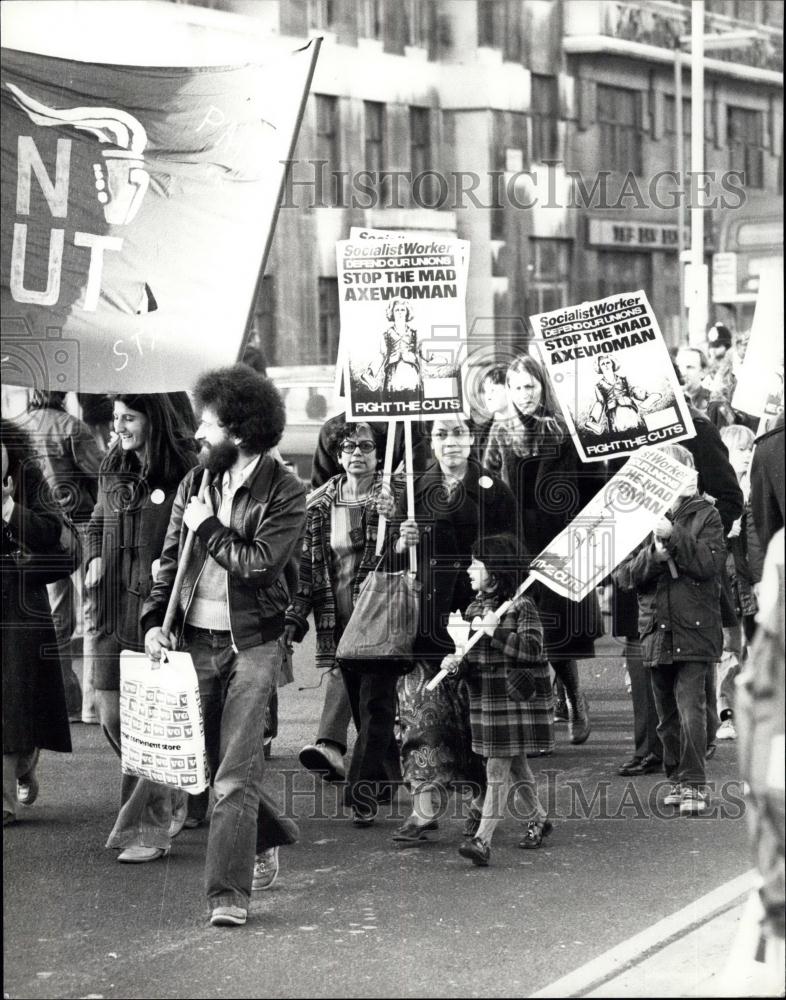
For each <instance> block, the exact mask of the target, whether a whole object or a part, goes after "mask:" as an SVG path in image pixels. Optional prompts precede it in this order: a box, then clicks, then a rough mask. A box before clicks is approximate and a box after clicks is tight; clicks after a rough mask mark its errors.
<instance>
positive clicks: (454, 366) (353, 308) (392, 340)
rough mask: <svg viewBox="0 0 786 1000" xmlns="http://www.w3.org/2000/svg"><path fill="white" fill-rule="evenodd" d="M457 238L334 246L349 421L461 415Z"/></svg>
mask: <svg viewBox="0 0 786 1000" xmlns="http://www.w3.org/2000/svg"><path fill="white" fill-rule="evenodd" d="M468 256H469V245H468V243H467V242H466V241H465V240H453V239H449V238H434V239H427V240H421V239H420V238H419V237H418V236H417V235H415V236H414V237H412V238H409V239H400V238H399V237H398V236H397V237H395V238H393V239H382V240H366V241H363V242H361V241H357V242H353V241H351V240H344V241H341V242H339V243H337V244H336V259H337V271H338V282H339V307H340V316H341V352H340V353H341V356H342V357H343V360H344V376H345V378H344V389H345V393H346V404H347V410H346V413H347V419H349V420H383V419H389V420H407V421H412V420H420V419H422V418H423V417H436V416H439V415H440V414H463V413H464V394H463V387H462V382H461V362H462V360H463V358H464V357H465V355H466V315H465V294H464V293H465V291H466V282H465V280H463V278H462V266H464V265H465V264H466V261H467V260H468Z"/></svg>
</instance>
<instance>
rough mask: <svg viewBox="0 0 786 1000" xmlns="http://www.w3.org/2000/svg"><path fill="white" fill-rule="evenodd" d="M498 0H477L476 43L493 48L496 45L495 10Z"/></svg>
mask: <svg viewBox="0 0 786 1000" xmlns="http://www.w3.org/2000/svg"><path fill="white" fill-rule="evenodd" d="M497 2H498V0H478V45H479V46H484V47H485V48H489V49H493V48H494V47H495V46H496V45H497V31H496V24H495V22H496V11H495V10H494V8H495V7H496V5H497Z"/></svg>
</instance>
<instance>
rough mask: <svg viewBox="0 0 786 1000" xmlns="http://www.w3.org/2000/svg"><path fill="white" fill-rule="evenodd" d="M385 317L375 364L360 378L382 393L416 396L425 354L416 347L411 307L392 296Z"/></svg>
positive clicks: (420, 382) (425, 359)
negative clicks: (384, 325)
mask: <svg viewBox="0 0 786 1000" xmlns="http://www.w3.org/2000/svg"><path fill="white" fill-rule="evenodd" d="M385 319H386V320H387V321H388V323H389V324H390V325H389V326H388V327H387V328H386V330H385V331H384V333H383V334H382V345H381V347H380V361H379V364H377V365H376V366H375V364H374V362H372V363H371V364H369V366H368V367H367V368H366V369H365V371H363V372H362V373H361V375H360V381H361V382H363V384H364V385H366V386H367V387H368V388H369V389H371V390H372V391H380V392H381V393H382V395H383V396H386V397H388V396H390V395H396V394H400V393H405V394H412V395H413V396H417V395H418V394H419V392H420V390H421V386H422V381H421V362H423V361H428V360H429V358H428V357H426V356H425V355H424V354H423V352H422V351H421V349H420V348H419V347H418V336H417V331H416V329H415V327H414V326H412V325H411V323H412V320H413V314H412V310H411V309H410V307H409V305H408V304H407V303H406V302H405V301H404V300H403V299H393V300H392V301H391V302H390V303H388V305H387V307H386V309H385Z"/></svg>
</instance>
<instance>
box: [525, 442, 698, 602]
mask: <svg viewBox="0 0 786 1000" xmlns="http://www.w3.org/2000/svg"><path fill="white" fill-rule="evenodd" d="M692 472H693V470H692V469H689V468H688V467H687V466H685V465H681V464H680V463H679V462H676V461H674V459H672V458H670V457H669V456H668V455H665V454H663V452H661V451H659V450H658V449H657V448H642V449H640V450H639V451H638V452H637V453H636V454H635V455H633V456H632V457H631V458H629V459H628V461H627V462H626V463H625V465H624V466H623V467H622V468H621V469H620V470H619V472H617V473H616V475H614V476H613V477H612V478H611V479H610V480H609V482H608V483H606V485H605V486H604V487H603V489H602V490H601V491H600V493H598V494H597V495H596V496H594V497H593V498H592V500H591V501H590V502H589V503H588V504H587V506H586V507H585V508H584V509H583V510H582V511H581V512H580V513H579V514H577V515H576V517H574V519H573V520H572V521H571V522H570V524H569V525H568V526H567V527H566V528H564V529H563V530H562V531H561V532H560V533H559V534H558V535H557V536H556V538H554V539H553V540H552V541H551V543H550V544H549V545H548V547H547V548H546V549H544V550H543V551H542V552H541V553H540V554H539V555H538V556H536V557H535V559H533V561H532V563H531V565H530V574H531V575H532V576H534V577H536V578H537V579H538V580H541V581H542V582H543V583H545V584H546V586H547V587H550V588H551V589H552V590H553V591H555V592H556V593H558V594H560V595H561V596H562V597H567V598H569V599H570V600H572V601H581V600H583V599H584V598H585V597H586V596H587V594H589V592H590V591H591V590H592V588H593V587H595V586H597V584H598V583H600V581H601V580H602V579H603V578H604V577H606V576H608V575H609V573H611V571H612V570H613V569H615V568H616V567H617V566H618V565H619V564H620V563H621V562H622V560H623V559H624V558H625V556H627V555H628V554H629V553H630V552H632V551H633V549H635V548H636V546H637V545H638V544H639V543H640V542H641V541H643V540H644V538H646V536H647V535H648V534H649V533H650V531H652V529H653V527H654V525H655V522H656V521H657V520H658V519H659V518H660V517H662V516H663V515H664V514H665V513H666V511H667V510H668V509H669V507H670V506H671V505H672V503H673V502H674V499H675V497H676V496H677V494H678V493H679V490H680V489H681V487H682V486H683V484H684V482H685V480H686V477H687V476H688V475H690V474H692Z"/></svg>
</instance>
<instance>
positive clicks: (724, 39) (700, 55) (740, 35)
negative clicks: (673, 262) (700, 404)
mask: <svg viewBox="0 0 786 1000" xmlns="http://www.w3.org/2000/svg"><path fill="white" fill-rule="evenodd" d="M758 38H759V33H758V32H757V31H750V30H745V31H729V32H724V33H722V34H710V35H705V34H704V0H691V31H690V34H689V35H683V36H682V37H681V38H680V39H679V44H678V46H677V49H676V50H675V53H674V100H675V105H676V106H675V118H674V122H675V127H676V130H677V157H678V159H679V169H680V171H682V164H683V160H684V159H685V152H684V150H685V139H684V136H683V134H682V60H683V46H685V45H689V46H690V67H691V75H690V98H691V110H690V116H691V143H690V169H691V176H692V178H695V180H693V182H692V183H691V184H689V185H688V193H689V198H690V201H689V209H690V252H689V257H690V271H689V273H688V274H685V272H684V271H683V259H684V256H685V254H684V237H683V230H682V221H683V220H682V206H681V205H680V218H679V225H678V227H677V229H678V233H677V255H678V259H679V275H680V313H679V315H680V326H682V319H683V309H684V305H685V303H687V305H688V342H689V343H690V344H692V345H696V346H698V345H699V344H702V343H703V342H704V338H705V333H706V329H707V322H708V300H709V295H708V290H709V275H708V269H707V267H706V265H705V264H704V211H705V208H706V204H705V198H706V192H705V187H704V179H703V177H702V175H703V173H704V52H705V50H707V49H709V50H710V51H713V50H718V49H740V48H745V47H746V46H748V45H751V44H752V43H754V42H755V41H757V40H758ZM684 189H685V187H684V185H683V190H684ZM691 195H695V200H694V199H693V198H691V197H690V196H691ZM686 279H687V280H686ZM686 284H687V290H686V287H685V286H686Z"/></svg>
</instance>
